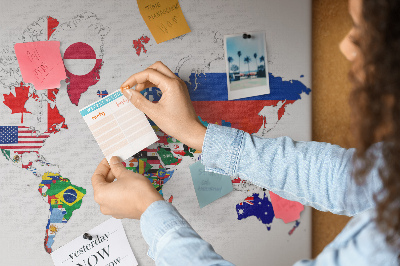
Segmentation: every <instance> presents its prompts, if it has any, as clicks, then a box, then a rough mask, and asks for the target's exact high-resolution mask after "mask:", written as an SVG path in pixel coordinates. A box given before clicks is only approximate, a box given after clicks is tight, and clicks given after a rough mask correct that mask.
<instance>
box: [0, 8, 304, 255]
mask: <svg viewBox="0 0 400 266" xmlns="http://www.w3.org/2000/svg"><path fill="white" fill-rule="evenodd" d="M76 27H79V28H81V29H82V28H87V29H91V30H90V32H94V33H93V34H91V35H90V36H82V37H81V38H82V40H78V41H75V42H73V43H70V44H69V46H68V47H64V48H65V52H64V57H63V59H64V61H65V62H67V60H71V59H91V60H95V64H94V67H93V69H92V70H90V71H89V72H87V73H86V74H84V75H77V74H73V73H72V72H70V71H69V70H68V66H67V65H68V64H67V63H65V65H66V74H67V79H66V83H67V93H68V97H69V100H70V103H71V104H73V105H76V106H78V105H79V103H80V99H81V96H82V95H83V94H84V93H92V94H93V95H97V96H98V97H105V96H106V95H107V94H108V92H107V90H106V88H96V89H91V87H92V86H94V85H95V84H97V83H98V81H99V80H100V78H101V69H102V66H103V65H104V64H106V63H107V62H105V61H104V60H103V55H104V53H106V51H104V48H103V44H104V41H105V39H106V36H107V33H108V28H107V27H105V26H103V25H102V24H101V22H100V21H99V19H98V18H97V17H96V15H95V14H93V13H90V12H86V13H82V14H80V15H78V16H75V17H74V18H73V19H72V20H71V21H68V22H65V23H61V24H60V22H59V21H58V20H57V19H56V18H53V17H50V16H44V17H41V18H40V19H38V20H37V21H35V22H33V23H32V24H31V25H29V26H28V27H27V28H26V30H25V31H24V32H23V33H22V41H24V42H30V41H44V40H58V41H60V42H63V38H68V36H69V35H70V34H71V32H73V31H74V28H76ZM93 29H95V31H93ZM87 38H96V39H97V44H98V47H92V46H91V45H89V44H87V43H86V39H87ZM75 39H76V38H75ZM139 40H140V39H139ZM141 41H142V42H144V43H147V42H148V41H149V40H148V37H143V40H141ZM134 44H135V41H134ZM135 45H136V46H138V45H137V43H136V44H135ZM138 47H140V46H138ZM134 48H135V47H134ZM135 49H136V48H135ZM138 49H139V48H138ZM140 49H143V52H145V53H146V50H145V49H144V47H141V48H140ZM10 54H13V53H10V51H5V50H3V51H1V52H0V86H1V88H0V89H2V90H1V91H2V92H3V93H1V96H2V97H3V101H2V102H1V103H0V104H3V105H4V106H6V107H7V108H8V110H9V113H8V114H7V115H20V123H19V124H18V125H8V124H3V122H1V123H0V149H1V154H2V156H4V158H6V160H7V161H8V162H9V163H10V164H12V165H13V166H16V167H19V168H22V169H25V170H26V171H28V172H29V173H31V174H33V175H34V176H36V177H38V178H39V179H40V180H41V181H40V182H39V184H38V189H37V190H38V196H40V197H42V199H43V200H44V201H45V202H46V203H47V204H48V208H49V214H48V222H47V224H46V225H43V228H44V248H45V250H46V252H48V253H51V252H52V245H53V243H54V241H55V236H56V234H57V232H59V230H60V229H61V228H62V227H64V226H65V225H66V224H67V223H68V221H69V219H70V218H71V217H72V215H73V212H74V211H76V210H78V209H79V208H80V207H81V205H82V204H83V203H84V202H83V198H84V196H85V194H86V189H85V188H82V187H79V186H76V185H74V184H73V182H72V181H70V179H69V178H66V177H63V176H61V175H60V169H58V167H57V163H56V162H48V161H47V160H46V158H44V157H43V156H42V155H41V152H40V151H41V148H42V147H43V146H44V145H45V144H46V140H47V139H49V138H51V137H52V136H53V135H55V134H58V133H59V132H62V131H66V130H69V126H68V125H67V124H66V121H65V118H64V116H63V114H62V113H60V110H59V109H58V108H57V101H56V98H57V94H58V93H59V89H57V88H54V89H49V90H46V91H45V92H43V91H42V92H40V93H39V92H38V91H36V90H35V89H34V87H33V86H32V85H30V84H25V83H24V82H23V81H22V77H21V75H20V72H19V69H18V63H17V60H16V58H15V56H10ZM137 54H138V55H139V54H140V52H138V53H137ZM177 74H179V73H177ZM182 78H183V79H185V77H182ZM187 78H188V79H185V80H186V84H187V86H188V90H189V93H190V97H191V100H192V101H193V105H194V107H195V110H196V112H197V114H198V115H199V118H200V120H201V121H202V123H203V124H204V125H207V124H209V123H214V124H219V125H222V126H229V127H235V128H238V129H241V130H244V131H246V132H248V133H250V134H253V133H254V134H259V135H264V134H265V133H266V132H268V131H270V130H273V128H274V127H275V126H276V125H277V123H279V121H280V119H281V118H282V117H283V116H284V115H285V110H286V107H287V106H288V105H291V104H293V103H294V102H296V101H297V100H300V99H301V95H308V94H309V93H310V92H311V90H310V89H309V88H307V87H306V86H305V85H304V84H303V83H302V82H300V81H298V80H291V81H284V80H283V79H282V78H281V77H275V76H274V75H273V74H272V73H269V82H270V88H271V94H269V95H262V96H256V97H251V98H246V99H240V100H235V101H228V99H227V86H226V73H191V75H190V76H189V77H187ZM143 95H145V96H146V97H147V99H149V100H151V101H159V100H160V97H161V92H160V90H159V89H157V88H149V89H146V90H145V91H143ZM28 102H29V104H27V103H28ZM32 105H36V106H39V107H38V110H39V111H38V112H35V115H36V121H32V120H28V121H27V120H26V115H27V114H32V113H33V111H32V108H31V107H32ZM3 115H4V114H3ZM151 124H152V127H153V129H154V130H155V132H156V134H157V135H158V138H159V141H158V142H156V143H155V144H153V145H151V146H149V147H148V148H146V149H144V150H143V151H141V152H139V153H137V154H135V155H134V156H132V158H131V159H128V160H127V161H126V168H127V169H129V170H131V171H134V172H138V173H140V174H143V175H144V176H146V177H147V178H148V179H149V180H150V181H151V182H152V184H153V186H154V187H155V188H156V189H157V190H158V191H159V192H160V193H161V194H163V191H162V188H163V186H164V185H165V184H166V183H167V182H168V181H169V180H170V179H171V178H173V175H174V172H175V171H176V170H177V168H178V167H179V164H180V163H181V161H182V158H183V157H188V158H191V159H192V160H193V162H195V161H198V160H199V158H200V156H201V155H200V153H199V152H197V151H196V150H194V149H192V148H190V147H188V146H186V145H184V144H183V143H181V142H179V141H178V140H176V139H174V138H172V137H170V136H168V135H166V134H165V133H164V132H162V131H161V130H160V129H159V128H158V127H157V125H155V124H154V123H151ZM232 183H233V185H234V189H235V190H237V191H242V192H243V201H242V202H239V203H237V204H236V206H232V208H236V212H237V219H238V220H243V219H246V218H248V217H250V216H254V217H256V218H257V219H258V220H259V221H260V222H261V223H263V224H265V225H266V227H267V229H268V230H270V229H271V226H270V225H271V223H272V221H273V219H274V217H275V216H274V210H273V206H272V204H271V201H270V200H269V198H268V196H267V194H268V193H266V192H264V193H263V194H261V193H251V192H249V191H250V190H249V187H250V186H252V185H251V184H249V183H246V181H245V180H241V179H240V178H235V179H233V180H232ZM174 197H179V195H173V196H172V195H171V196H170V197H169V198H168V199H166V200H168V201H169V202H171V203H173V199H174ZM299 224H300V222H299V221H297V222H296V225H295V227H293V229H292V230H291V231H290V232H289V235H291V234H292V233H293V230H294V229H295V228H296V227H298V226H299Z"/></svg>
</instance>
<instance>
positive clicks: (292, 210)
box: [269, 191, 304, 224]
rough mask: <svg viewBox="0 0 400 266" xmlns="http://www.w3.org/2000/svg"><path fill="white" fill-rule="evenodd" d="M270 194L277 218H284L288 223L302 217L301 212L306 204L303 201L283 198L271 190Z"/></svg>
mask: <svg viewBox="0 0 400 266" xmlns="http://www.w3.org/2000/svg"><path fill="white" fill-rule="evenodd" d="M269 196H270V198H271V203H272V208H273V209H274V213H275V218H278V219H282V220H283V221H284V222H285V223H286V224H287V223H290V222H293V221H296V220H298V219H299V218H300V213H301V212H302V211H303V210H304V206H303V205H302V204H301V203H298V202H296V201H290V200H287V199H284V198H281V197H279V196H278V195H276V194H275V193H273V192H271V191H270V192H269Z"/></svg>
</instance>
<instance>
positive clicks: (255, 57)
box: [253, 53, 258, 72]
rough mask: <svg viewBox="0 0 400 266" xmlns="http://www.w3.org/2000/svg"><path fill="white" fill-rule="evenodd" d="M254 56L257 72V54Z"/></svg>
mask: <svg viewBox="0 0 400 266" xmlns="http://www.w3.org/2000/svg"><path fill="white" fill-rule="evenodd" d="M253 56H254V61H255V63H256V72H257V70H258V64H257V53H254V54H253Z"/></svg>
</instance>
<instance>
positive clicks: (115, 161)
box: [110, 156, 123, 164]
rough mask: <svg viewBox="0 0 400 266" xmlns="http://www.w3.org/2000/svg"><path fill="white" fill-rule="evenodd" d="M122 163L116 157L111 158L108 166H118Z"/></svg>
mask: <svg viewBox="0 0 400 266" xmlns="http://www.w3.org/2000/svg"><path fill="white" fill-rule="evenodd" d="M122 162H123V161H122V159H121V158H119V157H118V156H113V157H111V159H110V164H119V163H122Z"/></svg>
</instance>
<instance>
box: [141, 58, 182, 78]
mask: <svg viewBox="0 0 400 266" xmlns="http://www.w3.org/2000/svg"><path fill="white" fill-rule="evenodd" d="M148 68H152V69H154V70H157V71H158V72H160V73H163V74H164V75H166V76H167V77H170V78H178V77H177V76H176V75H175V74H174V72H172V71H171V69H169V68H168V67H167V66H166V65H164V64H163V63H162V62H161V61H157V62H155V63H154V64H152V65H151V66H149V67H148Z"/></svg>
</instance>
